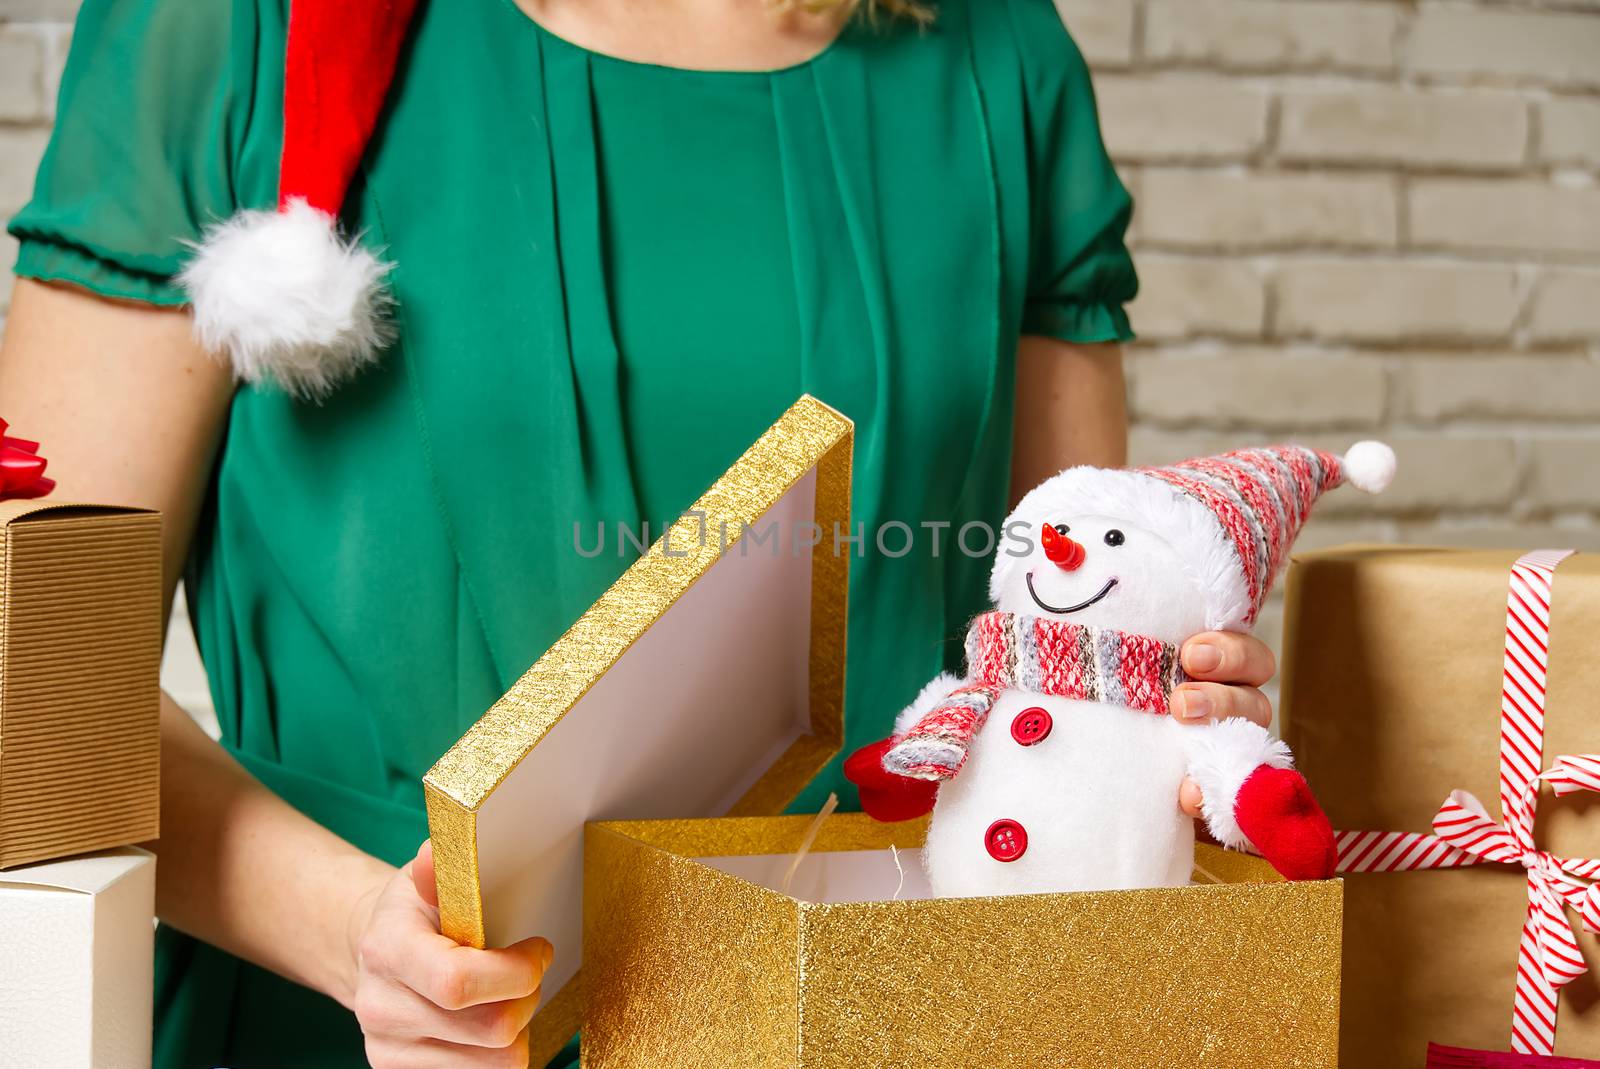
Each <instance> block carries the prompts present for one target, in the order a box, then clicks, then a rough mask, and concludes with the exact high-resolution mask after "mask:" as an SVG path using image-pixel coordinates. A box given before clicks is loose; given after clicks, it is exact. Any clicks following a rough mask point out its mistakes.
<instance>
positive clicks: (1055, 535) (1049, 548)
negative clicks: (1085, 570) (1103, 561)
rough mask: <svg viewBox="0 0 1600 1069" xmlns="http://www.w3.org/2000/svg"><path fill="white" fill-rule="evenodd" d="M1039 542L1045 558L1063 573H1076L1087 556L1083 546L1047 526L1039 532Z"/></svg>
mask: <svg viewBox="0 0 1600 1069" xmlns="http://www.w3.org/2000/svg"><path fill="white" fill-rule="evenodd" d="M1039 541H1040V542H1041V543H1042V544H1043V545H1044V555H1045V558H1046V559H1047V560H1049V561H1050V562H1051V563H1052V564H1054V565H1055V566H1056V567H1057V568H1060V569H1061V570H1062V571H1064V572H1075V571H1077V570H1078V569H1079V568H1080V567H1082V565H1083V561H1084V558H1086V557H1087V556H1088V555H1089V554H1088V551H1087V550H1085V549H1084V548H1083V546H1081V545H1079V544H1078V543H1077V542H1074V541H1073V540H1072V539H1070V538H1068V537H1067V536H1066V535H1064V534H1062V533H1061V532H1060V531H1058V530H1056V529H1055V528H1054V527H1052V526H1050V525H1049V524H1045V526H1044V530H1042V531H1040V532H1039Z"/></svg>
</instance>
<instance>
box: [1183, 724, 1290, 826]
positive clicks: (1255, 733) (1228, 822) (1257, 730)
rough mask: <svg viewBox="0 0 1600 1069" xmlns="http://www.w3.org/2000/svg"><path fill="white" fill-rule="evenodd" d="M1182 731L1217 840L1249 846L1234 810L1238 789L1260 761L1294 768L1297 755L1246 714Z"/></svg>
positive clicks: (1193, 775) (1203, 807)
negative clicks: (1246, 718) (1245, 715)
mask: <svg viewBox="0 0 1600 1069" xmlns="http://www.w3.org/2000/svg"><path fill="white" fill-rule="evenodd" d="M1179 735H1180V736H1181V737H1182V738H1183V740H1184V746H1185V748H1186V750H1187V751H1188V756H1189V778H1191V779H1193V780H1194V781H1195V782H1196V783H1197V784H1199V785H1200V794H1201V803H1200V812H1201V815H1202V816H1203V817H1204V818H1205V822H1206V828H1207V830H1209V831H1210V832H1211V834H1212V836H1213V837H1215V838H1216V840H1217V842H1219V843H1221V844H1222V845H1223V846H1227V847H1231V848H1233V849H1235V850H1244V849H1249V848H1250V840H1249V838H1248V837H1247V836H1246V835H1245V834H1244V832H1243V831H1241V830H1240V828H1239V822H1238V820H1237V819H1236V818H1235V816H1234V808H1235V806H1236V805H1237V803H1238V800H1239V788H1240V787H1241V786H1243V785H1244V781H1245V780H1246V779H1248V778H1249V776H1250V773H1252V772H1254V771H1255V770H1256V769H1258V768H1260V767H1261V766H1262V765H1269V766H1271V767H1272V768H1293V767H1294V756H1293V755H1292V754H1290V753H1289V747H1288V745H1287V744H1286V743H1284V742H1283V740H1282V739H1275V738H1273V737H1272V735H1271V734H1270V733H1269V732H1268V731H1267V729H1266V728H1264V727H1262V726H1261V725H1260V724H1257V723H1255V722H1254V721H1251V720H1245V719H1243V718H1242V717H1231V718H1229V719H1227V720H1222V721H1219V722H1217V723H1215V724H1205V725H1201V726H1196V727H1184V728H1183V729H1182V730H1181V731H1180V732H1179Z"/></svg>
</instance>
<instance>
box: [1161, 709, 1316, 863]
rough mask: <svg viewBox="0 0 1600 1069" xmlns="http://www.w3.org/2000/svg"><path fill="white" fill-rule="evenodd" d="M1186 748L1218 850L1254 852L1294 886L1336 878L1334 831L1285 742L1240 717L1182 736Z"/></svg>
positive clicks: (1190, 774) (1192, 728) (1186, 730)
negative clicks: (1220, 845) (1294, 881)
mask: <svg viewBox="0 0 1600 1069" xmlns="http://www.w3.org/2000/svg"><path fill="white" fill-rule="evenodd" d="M1184 740H1185V742H1186V743H1187V744H1188V747H1189V777H1190V778H1191V779H1193V780H1194V781H1195V783H1197V784H1198V785H1199V787H1200V796H1201V802H1200V811H1201V814H1202V815H1203V816H1204V817H1205V822H1206V830H1208V831H1210V832H1211V834H1212V836H1213V837H1214V838H1215V839H1216V840H1217V842H1219V843H1221V844H1222V845H1223V846H1226V847H1229V848H1231V849H1234V850H1253V851H1255V852H1256V853H1258V854H1260V855H1261V856H1262V857H1264V858H1266V859H1267V860H1268V861H1269V862H1271V863H1272V867H1273V868H1275V869H1277V870H1278V871H1279V872H1280V873H1282V874H1283V875H1284V876H1285V877H1287V878H1288V879H1291V880H1318V879H1324V878H1326V877H1328V876H1331V875H1332V874H1333V863H1334V860H1335V856H1336V851H1335V847H1334V839H1333V827H1332V826H1331V825H1330V824H1329V823H1328V818H1327V817H1326V816H1324V815H1323V812H1322V808H1321V807H1320V806H1319V805H1317V800H1316V799H1315V798H1314V797H1312V795H1311V788H1310V787H1308V786H1306V781H1305V778H1304V777H1303V776H1301V775H1300V773H1298V772H1296V771H1295V770H1294V758H1293V756H1292V755H1291V754H1290V753H1289V747H1287V746H1285V745H1284V744H1283V742H1282V740H1280V739H1275V738H1273V737H1272V735H1271V733H1270V732H1268V731H1267V729H1266V728H1264V727H1262V726H1261V725H1259V724H1256V723H1252V722H1251V721H1249V720H1245V719H1242V718H1240V717H1232V718H1230V719H1227V720H1223V721H1220V722H1218V723H1215V724H1205V725H1201V726H1196V727H1190V728H1185V729H1184Z"/></svg>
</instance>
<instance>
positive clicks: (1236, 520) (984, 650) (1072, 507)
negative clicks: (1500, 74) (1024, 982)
mask: <svg viewBox="0 0 1600 1069" xmlns="http://www.w3.org/2000/svg"><path fill="white" fill-rule="evenodd" d="M1393 472H1394V453H1393V452H1392V451H1391V450H1390V449H1389V448H1388V447H1387V446H1385V445H1383V444H1381V443H1378V442H1362V443H1359V444H1357V445H1356V446H1354V447H1353V448H1352V449H1351V450H1350V451H1349V452H1348V453H1346V454H1345V455H1344V456H1343V457H1338V456H1334V455H1332V454H1329V453H1324V452H1321V451H1318V450H1311V449H1305V448H1301V447H1298V446H1275V447H1270V448H1263V449H1250V450H1241V451H1239V452H1235V453H1228V454H1225V455H1222V456H1217V457H1205V458H1199V459H1194V460H1188V461H1184V462H1182V463H1180V464H1176V465H1173V466H1171V467H1167V468H1146V469H1138V470H1106V469H1098V468H1087V467H1081V468H1070V469H1068V470H1067V471H1064V472H1062V473H1061V474H1059V475H1057V476H1055V477H1054V478H1052V479H1050V480H1048V481H1047V482H1045V483H1043V484H1041V485H1040V486H1038V487H1037V488H1035V489H1034V490H1033V491H1032V492H1030V493H1029V494H1028V495H1027V496H1026V497H1024V498H1023V499H1022V502H1021V503H1020V504H1019V505H1018V506H1017V509H1016V511H1015V512H1014V513H1012V515H1011V516H1010V517H1009V518H1008V520H1007V523H1006V533H1007V536H1008V537H1007V538H1006V539H1005V540H1004V541H1003V542H1002V545H1001V548H1000V551H999V554H998V556H997V559H996V561H995V564H994V570H993V572H992V575H991V578H990V582H989V591H990V596H991V598H992V599H993V601H994V605H995V611H993V612H988V613H984V614H982V615H980V616H979V617H978V618H977V619H976V620H975V621H974V622H973V624H972V626H971V629H970V630H969V632H968V635H967V646H966V652H967V674H966V677H965V678H956V677H955V676H952V675H948V674H946V675H942V676H940V677H938V678H936V679H935V680H933V682H932V683H930V684H929V685H928V686H927V687H926V688H924V690H923V692H922V694H921V695H920V696H919V697H918V698H917V699H916V701H914V702H913V703H912V704H911V706H910V707H909V708H908V709H906V710H905V712H904V713H902V714H901V717H900V719H899V721H898V723H897V724H896V731H895V734H894V736H893V737H891V738H889V739H886V740H884V741H882V742H880V743H877V744H875V745H873V746H868V747H866V748H864V749H862V750H860V751H858V752H857V753H856V754H854V755H853V756H852V757H851V758H850V759H849V761H847V762H846V774H847V775H848V776H849V777H850V778H851V779H852V780H854V781H855V782H856V783H857V785H858V786H859V787H860V788H861V797H862V803H863V806H864V808H865V809H866V810H867V811H868V812H869V813H871V814H873V815H874V816H877V817H879V818H880V819H885V820H904V819H907V818H909V817H912V816H919V815H921V814H922V813H925V812H927V811H928V809H929V808H932V811H933V819H932V822H931V824H930V825H929V829H928V838H927V844H926V846H925V848H924V850H923V861H924V864H925V865H926V867H927V870H928V875H929V878H930V881H931V884H932V887H933V890H934V892H935V893H936V894H938V895H940V896H966V895H991V894H1020V893H1028V892H1041V891H1079V890H1099V889H1114V888H1133V887H1163V886H1180V885H1183V884H1187V883H1188V882H1189V877H1190V873H1191V870H1192V862H1193V856H1194V821H1193V820H1192V819H1191V818H1190V817H1188V816H1186V815H1185V814H1184V813H1183V811H1182V810H1181V809H1180V808H1179V807H1178V792H1179V788H1180V786H1181V785H1182V783H1183V780H1184V778H1185V777H1191V778H1193V779H1194V780H1195V781H1196V782H1197V783H1198V784H1199V786H1200V789H1201V791H1202V792H1203V796H1204V800H1203V803H1202V813H1203V816H1204V819H1205V821H1206V826H1207V828H1208V829H1209V831H1210V832H1211V834H1212V835H1213V836H1214V837H1215V838H1216V839H1217V841H1218V842H1220V843H1222V844H1223V845H1225V846H1228V847H1233V848H1237V849H1249V850H1253V851H1255V852H1257V853H1259V854H1261V855H1262V856H1264V857H1265V858H1266V859H1267V860H1268V861H1270V862H1271V863H1272V864H1273V865H1274V866H1275V867H1276V868H1277V869H1278V870H1279V871H1280V872H1281V873H1283V874H1284V875H1285V876H1287V877H1288V878H1290V879H1317V878H1322V877H1326V876H1328V875H1330V874H1331V873H1332V871H1333V861H1334V840H1333V832H1332V829H1331V827H1330V826H1329V824H1328V820H1327V818H1326V817H1325V816H1324V815H1323V813H1322V810H1321V808H1320V807H1319V806H1318V805H1317V803H1316V800H1315V798H1313V797H1312V794H1311V792H1310V790H1309V788H1308V787H1307V785H1306V782H1305V780H1304V779H1303V778H1302V777H1301V776H1300V774H1299V773H1298V772H1296V771H1294V769H1293V765H1292V759H1291V757H1290V754H1289V750H1288V747H1286V746H1285V745H1284V744H1283V743H1282V742H1280V741H1278V740H1276V739H1274V738H1272V737H1271V735H1269V734H1268V732H1267V731H1266V730H1265V729H1263V728H1261V727H1260V726H1258V725H1256V724H1254V723H1252V722H1250V721H1248V720H1243V719H1229V720H1223V721H1221V722H1219V723H1213V724H1208V725H1202V726H1190V725H1185V724H1180V723H1177V722H1176V721H1175V720H1174V718H1173V717H1171V716H1169V715H1167V712H1168V698H1169V696H1170V694H1171V691H1172V689H1173V687H1174V686H1176V685H1177V684H1178V683H1180V682H1182V681H1183V680H1184V678H1185V677H1184V675H1183V672H1182V669H1181V668H1180V667H1179V665H1178V648H1179V647H1180V646H1181V645H1182V643H1183V642H1184V641H1185V640H1186V639H1188V638H1190V637H1191V636H1193V635H1195V634H1198V633H1200V632H1202V631H1208V630H1232V631H1248V630H1249V629H1250V627H1251V625H1252V624H1253V623H1254V621H1255V618H1256V614H1257V613H1258V612H1259V611H1260V609H1261V605H1262V603H1263V601H1264V600H1265V599H1266V596H1267V592H1268V591H1269V590H1270V588H1271V585H1272V581H1273V579H1274V577H1275V576H1276V574H1277V572H1278V570H1279V568H1280V567H1281V565H1282V564H1283V562H1284V560H1285V559H1286V557H1287V555H1288V551H1289V547H1290V545H1291V544H1292V543H1293V541H1294V537H1295V535H1296V534H1297V533H1298V532H1299V530H1300V526H1301V524H1302V523H1303V522H1304V521H1305V519H1306V516H1307V514H1308V513H1309V512H1310V509H1311V506H1312V504H1313V503H1314V502H1315V501H1316V499H1317V498H1318V496H1320V495H1321V493H1322V492H1323V491H1325V490H1329V489H1332V488H1333V487H1335V486H1338V485H1339V484H1340V483H1341V482H1346V481H1348V482H1350V483H1352V484H1353V485H1355V486H1356V487H1358V488H1360V489H1363V490H1367V491H1369V492H1376V491H1378V490H1381V489H1382V488H1383V487H1384V486H1386V485H1387V484H1388V482H1389V479H1390V477H1391V476H1392V475H1393Z"/></svg>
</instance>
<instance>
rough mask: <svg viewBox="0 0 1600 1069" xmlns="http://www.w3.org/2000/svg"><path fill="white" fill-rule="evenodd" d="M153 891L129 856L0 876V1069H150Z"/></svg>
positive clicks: (145, 862) (149, 876)
mask: <svg viewBox="0 0 1600 1069" xmlns="http://www.w3.org/2000/svg"><path fill="white" fill-rule="evenodd" d="M155 886H156V882H155V858H154V857H153V856H151V855H150V854H148V853H146V852H144V851H143V850H139V849H135V848H132V847H124V848H121V849H117V850H110V851H106V852H104V853H100V854H92V855H89V856H86V857H79V858H73V859H71V860H68V861H51V862H45V863H43V864H38V865H29V866H25V867H23V868H19V869H13V870H11V871H9V872H4V873H0V1065H5V1066H8V1067H9V1066H17V1067H23V1066H26V1067H27V1069H139V1067H141V1066H148V1065H149V1064H150V1014H151V985H152V982H153V978H152V969H153V967H154V940H155V935H154V922H155V914H154V910H155Z"/></svg>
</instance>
